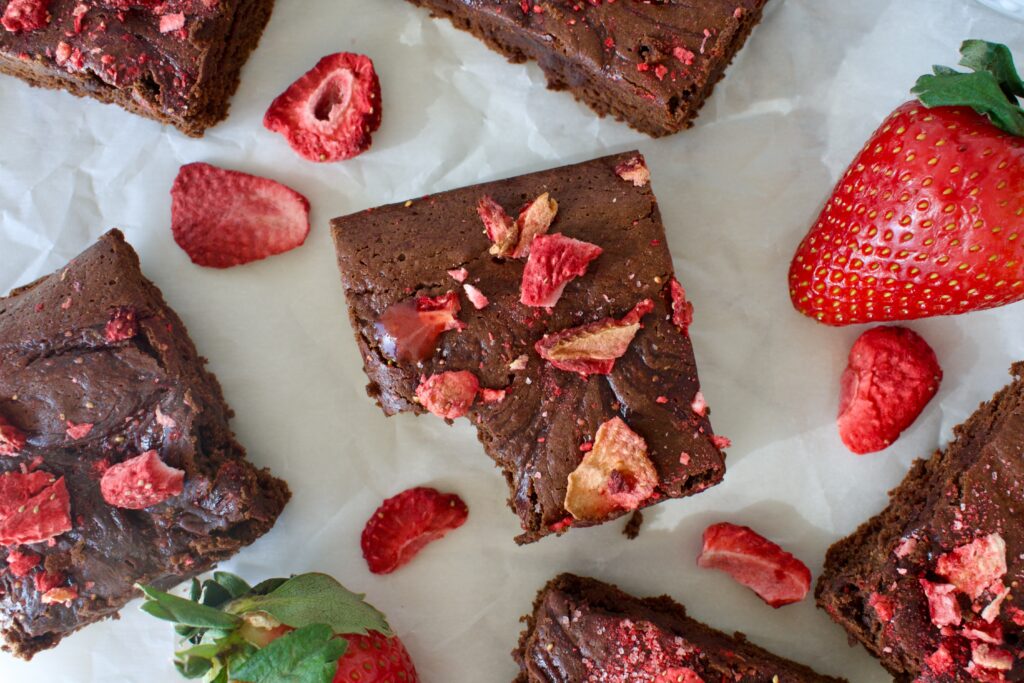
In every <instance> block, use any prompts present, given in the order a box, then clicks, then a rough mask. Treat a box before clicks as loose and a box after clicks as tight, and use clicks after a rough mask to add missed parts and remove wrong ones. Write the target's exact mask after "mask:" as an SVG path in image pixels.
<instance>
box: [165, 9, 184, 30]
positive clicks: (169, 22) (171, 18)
mask: <svg viewBox="0 0 1024 683" xmlns="http://www.w3.org/2000/svg"><path fill="white" fill-rule="evenodd" d="M184 27H185V15H184V14H182V13H181V12H174V13H171V14H164V15H161V17H160V33H171V32H172V31H177V30H179V29H182V28H184Z"/></svg>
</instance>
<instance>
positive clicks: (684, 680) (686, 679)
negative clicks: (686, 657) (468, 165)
mask: <svg viewBox="0 0 1024 683" xmlns="http://www.w3.org/2000/svg"><path fill="white" fill-rule="evenodd" d="M654 683H704V679H703V678H701V677H700V676H699V675H698V674H697V672H696V671H694V670H693V669H689V668H682V669H677V668H672V669H667V670H666V671H664V672H662V673H660V674H658V675H657V677H655V679H654Z"/></svg>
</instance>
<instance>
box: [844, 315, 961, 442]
mask: <svg viewBox="0 0 1024 683" xmlns="http://www.w3.org/2000/svg"><path fill="white" fill-rule="evenodd" d="M941 381H942V368H940V367H939V362H938V360H937V359H936V358H935V352H934V351H932V349H931V347H930V346H928V342H926V341H925V340H924V339H922V338H921V337H920V335H918V334H917V333H915V332H913V331H912V330H909V329H907V328H905V327H876V328H874V329H872V330H868V331H867V332H865V333H864V334H863V335H861V336H860V338H859V339H858V340H857V341H856V342H855V343H854V345H853V348H851V349H850V360H849V365H848V366H847V368H846V370H845V371H844V372H843V377H842V389H841V392H840V397H839V418H838V424H839V436H840V437H842V440H843V443H844V444H846V447H847V448H849V449H850V450H851V451H853V452H854V453H857V454H864V453H872V452H874V451H880V450H882V449H884V448H887V447H888V446H889V445H890V444H891V443H892V442H893V441H895V440H896V438H897V437H898V436H899V435H900V433H901V432H903V430H904V429H906V428H907V427H909V426H910V425H911V424H913V422H914V420H916V419H917V416H918V415H920V414H921V411H922V410H924V407H925V406H926V405H928V402H929V401H931V400H932V397H933V396H935V393H936V392H937V391H938V390H939V382H941Z"/></svg>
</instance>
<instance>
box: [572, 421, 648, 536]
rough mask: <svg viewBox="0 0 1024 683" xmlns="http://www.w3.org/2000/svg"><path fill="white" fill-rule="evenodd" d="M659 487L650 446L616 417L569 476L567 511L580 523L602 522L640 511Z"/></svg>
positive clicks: (603, 425)
mask: <svg viewBox="0 0 1024 683" xmlns="http://www.w3.org/2000/svg"><path fill="white" fill-rule="evenodd" d="M657 485H658V472H657V470H655V469H654V465H653V464H652V463H651V459H650V458H649V457H648V455H647V442H646V441H644V439H643V437H641V436H640V435H639V434H637V433H636V432H634V431H633V430H632V429H630V428H629V425H627V424H626V423H625V422H623V421H622V419H621V418H618V417H614V418H612V419H611V420H608V421H607V422H605V423H604V424H602V425H601V426H600V428H598V430H597V434H596V436H595V437H594V445H593V447H592V448H591V449H590V450H589V451H587V453H586V454H585V455H584V456H583V460H582V461H581V462H580V464H579V466H578V467H577V468H576V469H575V470H573V472H572V473H571V474H570V475H569V486H568V488H567V489H566V492H565V509H566V510H568V511H569V514H571V515H572V516H573V517H574V518H576V519H578V520H582V521H587V522H598V521H602V520H604V519H607V518H608V516H609V515H611V514H612V513H614V512H617V511H623V510H635V509H637V508H638V507H640V506H641V505H643V503H644V502H645V501H646V500H647V499H648V498H650V497H651V494H653V493H654V489H655V487H657Z"/></svg>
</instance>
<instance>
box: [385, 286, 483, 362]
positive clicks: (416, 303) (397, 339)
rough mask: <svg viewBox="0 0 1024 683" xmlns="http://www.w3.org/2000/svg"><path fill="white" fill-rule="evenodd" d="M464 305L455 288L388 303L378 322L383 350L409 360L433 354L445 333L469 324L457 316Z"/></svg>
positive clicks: (393, 356) (413, 360)
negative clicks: (439, 294) (454, 290)
mask: <svg viewBox="0 0 1024 683" xmlns="http://www.w3.org/2000/svg"><path fill="white" fill-rule="evenodd" d="M461 309H462V305H461V304H460V303H459V296H458V294H456V293H455V292H447V293H445V294H442V295H441V296H435V297H428V296H420V297H416V298H413V299H406V300H405V301H400V302H398V303H396V304H392V305H391V306H388V308H387V310H385V311H384V314H383V315H382V316H381V317H380V322H378V323H377V326H376V327H377V333H378V337H379V340H380V344H381V350H382V351H383V352H384V354H385V355H387V356H388V357H389V358H392V359H394V360H397V361H399V362H405V363H409V362H413V363H415V362H419V361H424V360H426V359H428V358H430V357H431V356H432V355H433V354H434V351H435V350H436V348H437V340H438V338H439V337H440V336H441V335H442V334H443V333H445V332H447V331H449V330H461V329H462V328H463V327H465V325H464V324H463V323H461V322H459V320H458V318H457V316H458V315H459V311H460V310H461Z"/></svg>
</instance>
